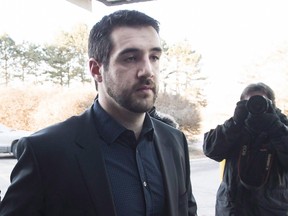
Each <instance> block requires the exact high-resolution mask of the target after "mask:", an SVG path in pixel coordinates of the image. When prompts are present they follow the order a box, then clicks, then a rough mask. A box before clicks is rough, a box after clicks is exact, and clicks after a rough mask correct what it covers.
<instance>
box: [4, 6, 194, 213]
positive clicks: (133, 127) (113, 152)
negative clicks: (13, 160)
mask: <svg viewBox="0 0 288 216" xmlns="http://www.w3.org/2000/svg"><path fill="white" fill-rule="evenodd" d="M161 53H162V48H161V43H160V37H159V26H158V22H157V21H156V20H154V19H153V18H151V17H149V16H147V15H145V14H143V13H140V12H138V11H129V10H121V11H116V12H114V13H112V14H110V15H108V16H105V17H103V18H102V19H101V20H100V21H99V22H98V23H96V25H95V26H94V27H93V28H92V30H91V32H90V37H89V58H90V60H89V68H90V72H91V74H92V76H93V78H94V80H95V83H96V84H97V89H98V98H97V99H96V100H95V101H94V104H93V105H92V106H91V108H90V109H88V110H87V111H85V112H84V113H83V114H82V115H80V116H74V117H71V118H69V119H68V120H66V121H64V122H61V123H58V124H56V125H53V126H50V127H48V128H45V129H43V130H40V131H38V132H36V133H34V134H33V135H31V136H29V137H26V138H23V139H21V140H20V141H19V145H18V146H19V147H18V153H19V155H18V159H19V160H18V162H17V164H16V166H15V168H14V169H13V171H12V173H11V185H10V187H9V188H8V190H7V192H6V194H5V197H4V199H3V201H2V203H1V206H0V215H1V216H17V215H21V216H22V215H25V216H26V215H27V216H40V215H41V216H42V215H43V216H44V215H45V216H58V215H59V216H76V215H77V216H114V215H115V216H116V215H118V216H127V215H131V216H138V215H139V216H140V215H141V216H143V215H147V216H149V215H151V216H152V215H154V216H156V215H157V216H186V215H187V216H196V215H197V213H196V212H197V206H196V202H195V199H194V197H193V194H192V188H191V182H190V166H189V154H188V145H187V140H186V138H185V135H184V134H183V133H182V132H181V131H179V130H177V129H175V128H174V127H171V126H169V125H167V124H166V123H163V122H161V121H159V120H157V119H155V118H151V117H150V116H149V114H148V113H147V112H148V111H149V110H151V108H153V106H154V103H155V100H156V97H157V93H158V82H159V80H158V79H159V71H160V70H159V59H160V57H161Z"/></svg>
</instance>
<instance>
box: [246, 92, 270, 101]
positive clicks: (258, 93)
mask: <svg viewBox="0 0 288 216" xmlns="http://www.w3.org/2000/svg"><path fill="white" fill-rule="evenodd" d="M255 95H260V96H262V97H264V98H266V99H269V98H268V97H267V95H266V94H264V93H263V92H261V91H255V92H249V93H248V94H246V95H245V97H244V98H243V100H249V99H250V97H252V96H255Z"/></svg>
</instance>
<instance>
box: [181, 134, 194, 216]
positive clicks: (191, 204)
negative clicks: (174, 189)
mask: <svg viewBox="0 0 288 216" xmlns="http://www.w3.org/2000/svg"><path fill="white" fill-rule="evenodd" d="M183 136H184V134H183ZM184 137H185V136H184ZM185 155H186V169H187V171H186V173H187V176H186V182H187V188H188V216H197V203H196V200H195V197H194V195H193V193H192V184H191V176H190V170H191V169H190V158H189V149H188V144H187V142H185Z"/></svg>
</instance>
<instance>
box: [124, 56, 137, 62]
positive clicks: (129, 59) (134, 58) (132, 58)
mask: <svg viewBox="0 0 288 216" xmlns="http://www.w3.org/2000/svg"><path fill="white" fill-rule="evenodd" d="M125 61H126V62H134V61H136V57H135V56H130V57H128V58H126V59H125Z"/></svg>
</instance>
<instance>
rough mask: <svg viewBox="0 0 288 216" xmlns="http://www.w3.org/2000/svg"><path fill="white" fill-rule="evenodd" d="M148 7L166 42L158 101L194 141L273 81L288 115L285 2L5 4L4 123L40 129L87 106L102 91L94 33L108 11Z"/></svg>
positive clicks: (0, 33) (0, 5) (0, 69)
mask: <svg viewBox="0 0 288 216" xmlns="http://www.w3.org/2000/svg"><path fill="white" fill-rule="evenodd" d="M118 9H135V10H139V11H143V12H145V13H147V14H148V15H151V16H153V17H154V18H156V19H157V20H159V21H160V25H161V29H160V36H161V38H162V42H163V47H164V56H163V59H162V69H161V76H162V77H161V92H160V95H159V100H158V102H157V107H158V109H159V110H160V111H162V112H164V113H167V114H170V115H172V116H173V117H174V118H175V119H176V120H177V122H178V123H179V125H180V128H181V129H182V130H183V131H184V132H185V133H186V134H187V137H188V138H189V140H190V142H191V145H193V144H195V145H198V147H199V145H201V141H202V139H203V133H204V132H205V131H207V130H209V129H210V128H213V127H215V126H216V125H217V124H222V123H223V122H224V121H225V119H227V118H229V117H230V116H231V115H232V114H233V110H234V107H235V104H236V102H237V101H238V100H239V97H240V94H241V92H242V90H243V88H244V87H245V86H246V85H248V84H250V83H254V82H264V83H266V84H268V85H269V86H270V87H272V89H273V90H274V91H275V93H276V102H277V104H278V107H279V108H280V109H282V111H284V112H286V113H287V111H288V107H287V94H288V92H287V91H286V89H287V87H286V83H287V81H288V29H287V27H286V20H288V13H287V4H286V2H285V0H282V1H280V0H274V1H269V0H264V1H263V0H262V1H260V0H254V1H248V0H241V1H229V0H219V1H213V0H202V1H197V0H147V1H143V2H135V1H133V0H131V1H129V2H117V0H106V1H100V0H99V1H98V0H69V1H67V0H49V1H48V0H24V1H23V0H1V2H0V65H1V66H0V123H1V124H4V125H6V126H9V127H12V128H15V129H23V130H29V131H35V130H38V129H40V128H42V127H45V126H47V125H49V124H53V123H56V122H58V121H61V120H64V119H66V118H68V117H69V116H71V115H75V114H79V113H81V112H83V111H84V110H85V109H86V108H87V107H89V106H90V104H91V103H92V102H93V99H94V97H95V95H96V92H95V88H94V84H93V83H92V79H91V78H90V75H89V73H88V70H87V69H88V65H87V36H88V34H89V30H90V28H91V27H92V26H93V25H94V24H95V23H96V22H97V21H98V20H99V19H100V18H101V17H102V16H103V15H105V14H109V13H111V12H113V11H115V10H118Z"/></svg>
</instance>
